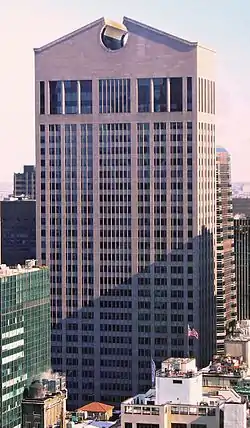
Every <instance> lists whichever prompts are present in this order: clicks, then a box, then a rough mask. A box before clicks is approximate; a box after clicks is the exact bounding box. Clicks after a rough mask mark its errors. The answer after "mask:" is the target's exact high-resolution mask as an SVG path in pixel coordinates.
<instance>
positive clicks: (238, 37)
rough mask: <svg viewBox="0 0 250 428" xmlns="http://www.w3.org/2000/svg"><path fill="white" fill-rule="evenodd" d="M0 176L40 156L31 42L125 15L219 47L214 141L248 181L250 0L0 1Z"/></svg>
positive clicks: (4, 177)
mask: <svg viewBox="0 0 250 428" xmlns="http://www.w3.org/2000/svg"><path fill="white" fill-rule="evenodd" d="M0 3H1V7H0V55H1V56H0V182H3V181H12V174H13V172H14V171H19V170H21V169H22V166H23V164H29V163H33V162H34V160H35V142H34V69H33V48H34V47H39V46H41V45H43V44H45V43H48V42H49V41H52V40H54V39H56V38H58V37H60V36H62V35H64V34H66V33H68V32H71V31H72V30H74V29H77V28H79V27H81V26H83V25H85V24H87V23H88V22H91V21H93V20H95V19H97V18H99V17H101V16H107V17H109V18H111V19H121V18H122V16H124V15H126V16H129V17H131V18H134V19H136V20H139V21H142V22H145V23H146V24H149V25H152V26H154V27H158V28H160V29H162V30H165V31H167V32H169V33H173V34H176V35H177V36H180V37H184V38H187V39H189V40H192V41H199V42H201V43H202V44H205V45H207V46H208V47H211V48H213V49H215V50H216V51H217V61H218V78H217V82H218V83H217V124H218V126H217V131H218V132H217V143H218V144H220V145H224V146H225V147H226V148H227V149H229V151H230V152H231V154H232V167H233V179H234V181H240V180H242V181H243V180H245V181H250V168H249V160H250V79H249V75H250V49H249V41H250V1H249V0H237V1H236V0H227V1H226V0H219V1H218V0H154V1H153V2H152V1H148V2H145V1H142V0H136V1H134V0H126V2H117V1H115V0H112V1H111V0H105V1H101V0H91V1H88V2H87V1H85V0H82V1H80V0H22V1H21V0H8V1H5V0H1V1H0Z"/></svg>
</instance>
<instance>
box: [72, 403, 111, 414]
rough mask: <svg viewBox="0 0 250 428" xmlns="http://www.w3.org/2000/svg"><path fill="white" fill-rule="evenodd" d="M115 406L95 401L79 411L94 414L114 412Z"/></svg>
mask: <svg viewBox="0 0 250 428" xmlns="http://www.w3.org/2000/svg"><path fill="white" fill-rule="evenodd" d="M113 408H114V406H110V405H109V404H104V403H99V402H98V401H94V402H93V403H89V404H86V405H85V406H82V407H80V409H77V411H78V412H93V413H105V412H110V410H113Z"/></svg>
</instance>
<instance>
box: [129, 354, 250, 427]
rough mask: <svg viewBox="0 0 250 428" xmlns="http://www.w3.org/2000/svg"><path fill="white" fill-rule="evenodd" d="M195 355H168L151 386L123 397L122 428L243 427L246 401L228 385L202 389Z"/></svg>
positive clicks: (201, 377)
mask: <svg viewBox="0 0 250 428" xmlns="http://www.w3.org/2000/svg"><path fill="white" fill-rule="evenodd" d="M202 379H203V373H202V371H198V370H197V367H196V361H195V359H189V358H179V359H174V358H170V359H168V360H166V361H163V363H162V367H161V369H160V370H159V371H157V373H156V382H155V388H152V389H150V390H149V391H148V392H146V393H145V394H139V395H137V396H135V397H132V398H130V399H128V400H126V401H124V402H123V403H122V405H121V427H122V428H146V427H149V426H150V427H154V428H232V427H234V428H236V427H237V428H246V427H247V405H246V402H245V401H244V400H243V399H242V398H241V397H240V396H239V395H238V394H237V393H236V392H235V391H234V390H232V389H230V388H224V389H222V388H221V389H220V390H219V391H216V392H214V393H213V392H212V393H211V392H210V393H205V392H204V391H203V386H202V384H203V381H202Z"/></svg>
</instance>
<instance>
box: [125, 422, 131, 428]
mask: <svg viewBox="0 0 250 428" xmlns="http://www.w3.org/2000/svg"><path fill="white" fill-rule="evenodd" d="M124 428H132V423H131V422H125V424H124Z"/></svg>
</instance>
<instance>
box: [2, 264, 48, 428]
mask: <svg viewBox="0 0 250 428" xmlns="http://www.w3.org/2000/svg"><path fill="white" fill-rule="evenodd" d="M50 337H51V329H50V282H49V270H48V268H37V267H35V265H34V261H31V260H29V261H27V262H26V265H25V266H24V267H21V266H20V265H19V266H17V267H16V268H15V269H10V268H8V267H6V265H0V340H1V355H0V370H1V377H0V426H1V427H2V428H4V427H8V428H19V427H21V422H22V421H21V404H22V398H23V392H24V387H25V386H28V385H29V383H30V382H31V380H32V379H33V377H34V376H37V375H39V374H42V373H44V372H45V371H47V370H48V369H49V368H50V364H51V361H50V356H51V353H50V345H51V340H50Z"/></svg>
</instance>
